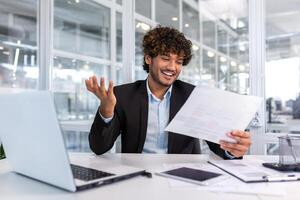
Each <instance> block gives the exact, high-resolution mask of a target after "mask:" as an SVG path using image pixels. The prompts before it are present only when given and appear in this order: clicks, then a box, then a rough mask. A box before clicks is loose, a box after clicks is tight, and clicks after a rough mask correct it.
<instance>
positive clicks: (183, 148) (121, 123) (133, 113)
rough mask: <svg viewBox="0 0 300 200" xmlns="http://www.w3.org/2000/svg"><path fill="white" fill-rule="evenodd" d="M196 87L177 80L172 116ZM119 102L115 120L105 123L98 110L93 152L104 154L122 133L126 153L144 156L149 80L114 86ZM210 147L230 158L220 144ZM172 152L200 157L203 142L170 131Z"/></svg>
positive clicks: (169, 143)
mask: <svg viewBox="0 0 300 200" xmlns="http://www.w3.org/2000/svg"><path fill="white" fill-rule="evenodd" d="M194 87H195V86H193V85H191V84H189V83H186V82H183V81H179V80H176V81H175V82H174V83H173V88H172V94H171V99H170V115H169V116H170V117H169V121H171V120H172V119H173V117H174V116H175V114H176V113H177V112H178V111H179V109H180V108H181V107H182V106H183V104H184V103H185V101H186V100H187V98H188V97H189V95H190V94H191V92H192V91H193V89H194ZM114 94H115V96H116V99H117V104H116V107H115V112H114V117H113V119H112V120H111V122H110V123H105V122H104V121H103V120H102V118H101V116H100V115H99V112H98V111H97V113H96V116H95V119H94V122H93V125H92V127H91V131H90V134H89V143H90V147H91V149H92V151H93V152H94V153H96V154H103V153H105V152H107V151H108V150H110V149H111V148H112V146H113V145H114V142H115V141H116V139H117V137H118V136H119V135H120V134H121V143H122V147H121V148H122V153H141V152H142V150H143V147H144V143H145V138H146V132H147V123H148V94H147V88H146V81H136V82H134V83H130V84H125V85H120V86H116V87H114ZM207 144H208V146H209V148H210V149H211V150H212V151H213V152H214V153H216V154H217V155H219V156H220V157H222V158H226V156H225V152H224V150H222V149H221V148H220V147H219V145H218V144H215V143H212V142H208V141H207ZM168 153H177V154H198V153H200V144H199V140H198V139H196V138H193V137H189V136H185V135H180V134H177V133H173V132H169V134H168Z"/></svg>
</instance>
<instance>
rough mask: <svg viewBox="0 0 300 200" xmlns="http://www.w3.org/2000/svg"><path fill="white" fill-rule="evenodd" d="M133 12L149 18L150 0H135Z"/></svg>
mask: <svg viewBox="0 0 300 200" xmlns="http://www.w3.org/2000/svg"><path fill="white" fill-rule="evenodd" d="M135 12H136V13H138V14H140V15H143V16H145V17H147V18H151V0H135Z"/></svg>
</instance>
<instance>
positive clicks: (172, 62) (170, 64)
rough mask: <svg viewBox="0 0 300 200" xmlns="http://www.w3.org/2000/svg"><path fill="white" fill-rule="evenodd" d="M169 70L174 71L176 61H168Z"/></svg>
mask: <svg viewBox="0 0 300 200" xmlns="http://www.w3.org/2000/svg"><path fill="white" fill-rule="evenodd" d="M168 69H169V70H175V69H176V60H170V62H169V65H168Z"/></svg>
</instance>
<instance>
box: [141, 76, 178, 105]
mask: <svg viewBox="0 0 300 200" xmlns="http://www.w3.org/2000/svg"><path fill="white" fill-rule="evenodd" d="M146 86H147V93H148V96H151V97H152V98H154V99H155V100H157V101H161V100H160V99H159V98H157V97H156V96H155V95H154V94H153V93H152V92H151V90H150V87H149V81H148V78H147V80H146ZM172 88H173V85H171V86H170V87H169V89H168V90H167V92H166V93H165V94H164V98H163V99H165V98H170V96H171V93H172Z"/></svg>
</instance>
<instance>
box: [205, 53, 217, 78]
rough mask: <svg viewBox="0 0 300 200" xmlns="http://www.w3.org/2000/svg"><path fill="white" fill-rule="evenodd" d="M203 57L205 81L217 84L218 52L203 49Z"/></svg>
mask: <svg viewBox="0 0 300 200" xmlns="http://www.w3.org/2000/svg"><path fill="white" fill-rule="evenodd" d="M202 57H203V61H202V73H201V79H202V81H204V82H208V83H210V84H215V77H216V70H215V69H216V68H215V66H216V54H215V53H214V52H213V51H211V50H206V49H203V53H202Z"/></svg>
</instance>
